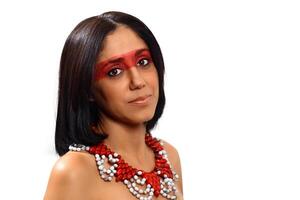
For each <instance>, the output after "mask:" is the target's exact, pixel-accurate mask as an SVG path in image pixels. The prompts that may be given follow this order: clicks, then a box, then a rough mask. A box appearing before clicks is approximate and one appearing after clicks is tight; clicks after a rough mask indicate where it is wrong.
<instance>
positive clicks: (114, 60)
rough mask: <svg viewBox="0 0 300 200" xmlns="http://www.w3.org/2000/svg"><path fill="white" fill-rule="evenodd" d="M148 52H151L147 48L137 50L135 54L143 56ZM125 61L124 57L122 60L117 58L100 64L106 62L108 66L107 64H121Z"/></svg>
mask: <svg viewBox="0 0 300 200" xmlns="http://www.w3.org/2000/svg"><path fill="white" fill-rule="evenodd" d="M147 50H149V49H147V48H143V49H139V50H136V52H135V54H134V55H135V56H138V55H139V54H141V53H142V52H143V51H147ZM125 54H127V53H125ZM123 60H124V58H122V57H120V58H116V59H108V60H106V61H105V60H104V61H102V62H100V63H98V64H101V63H103V62H105V65H107V64H110V63H118V62H121V61H123Z"/></svg>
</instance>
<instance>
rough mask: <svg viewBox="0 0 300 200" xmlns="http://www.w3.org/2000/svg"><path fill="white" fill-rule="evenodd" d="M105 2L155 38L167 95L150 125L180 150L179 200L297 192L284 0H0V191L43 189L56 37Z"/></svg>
mask: <svg viewBox="0 0 300 200" xmlns="http://www.w3.org/2000/svg"><path fill="white" fill-rule="evenodd" d="M109 10H119V11H123V12H128V13H130V14H132V15H135V16H137V17H138V18H140V19H141V20H142V21H144V22H145V23H146V24H147V26H148V27H149V28H150V29H151V30H152V32H153V33H154V35H155V36H156V38H157V40H158V42H159V44H160V46H161V49H162V51H163V55H164V59H165V65H166V76H165V78H166V83H165V91H166V98H167V104H166V107H165V111H164V114H163V117H162V118H161V120H160V122H159V125H158V127H157V128H156V129H155V130H154V132H153V134H154V135H155V136H157V137H160V138H163V139H165V140H167V141H168V142H169V143H171V144H173V146H175V147H176V148H177V150H178V151H179V154H180V157H181V163H182V170H183V184H184V196H185V199H186V200H188V199H203V200H220V199H230V200H241V199H242V200H248V199H249V200H253V199H255V200H266V199H270V200H271V199H272V200H274V199H282V200H287V199H288V200H296V199H297V200H299V199H300V171H299V169H300V145H299V143H300V136H299V134H300V78H299V77H300V57H299V55H300V37H299V36H300V12H299V10H300V6H299V4H298V2H297V1H288V0H285V1H283V0H282V1H276V0H273V1H271V0H270V1H266V0H252V1H237V0H236V1H233V0H230V1H220V0H219V1H217V0H210V1H187V0H186V1H178V2H175V1H154V0H153V1H138V0H136V1H121V0H120V1H112V0H110V1H75V0H72V1H71V0H68V1H66V0H65V1H58V0H56V1H54V0H52V1H32V0H31V1H30V0H27V1H7V2H6V3H5V2H3V1H2V2H1V5H0V22H1V23H0V26H1V31H0V34H1V37H0V53H1V59H0V67H1V68H0V81H1V82H0V92H1V98H0V99H1V100H0V101H1V103H0V121H1V126H0V133H1V136H0V137H1V138H0V139H1V164H0V167H1V170H0V184H1V189H0V198H1V199H30V200H33V199H42V198H43V195H44V192H45V189H46V186H47V181H48V177H49V173H50V170H51V168H52V166H53V165H54V163H55V161H56V160H57V158H58V157H57V155H55V151H54V128H55V117H56V103H57V100H56V99H57V86H58V67H59V59H60V55H61V51H62V48H63V45H64V42H65V40H66V38H67V36H68V35H69V33H70V32H71V31H72V29H73V28H74V27H75V26H76V25H77V24H78V23H79V22H80V21H82V20H83V19H85V18H87V17H90V16H94V15H98V14H101V13H103V12H105V11H109Z"/></svg>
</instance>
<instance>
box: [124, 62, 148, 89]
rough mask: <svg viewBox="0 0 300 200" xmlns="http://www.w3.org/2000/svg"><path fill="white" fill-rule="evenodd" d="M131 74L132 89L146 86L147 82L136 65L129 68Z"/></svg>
mask: <svg viewBox="0 0 300 200" xmlns="http://www.w3.org/2000/svg"><path fill="white" fill-rule="evenodd" d="M128 71H129V74H130V85H129V87H130V89H131V90H134V89H141V88H143V87H145V86H146V82H145V80H144V78H143V76H142V75H141V73H140V72H139V71H138V69H137V68H136V67H131V68H130V69H128Z"/></svg>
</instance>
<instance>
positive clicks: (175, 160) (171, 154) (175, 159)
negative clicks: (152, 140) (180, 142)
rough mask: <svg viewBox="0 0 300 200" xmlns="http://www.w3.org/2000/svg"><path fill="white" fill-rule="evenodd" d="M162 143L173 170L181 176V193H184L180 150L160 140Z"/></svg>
mask: <svg viewBox="0 0 300 200" xmlns="http://www.w3.org/2000/svg"><path fill="white" fill-rule="evenodd" d="M160 141H161V142H162V144H163V148H164V150H165V151H166V152H167V155H168V160H169V162H170V163H171V165H172V168H173V170H175V172H176V173H177V174H178V175H179V179H178V185H179V189H180V192H181V193H183V187H182V172H181V162H180V156H179V153H178V150H177V149H176V148H175V147H174V146H173V145H172V144H170V143H169V142H167V141H165V140H162V139H160Z"/></svg>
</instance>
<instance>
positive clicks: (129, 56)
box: [95, 48, 151, 80]
mask: <svg viewBox="0 0 300 200" xmlns="http://www.w3.org/2000/svg"><path fill="white" fill-rule="evenodd" d="M140 55H144V56H146V57H149V58H150V59H151V55H150V52H149V49H146V48H143V49H137V50H133V51H129V52H127V53H124V54H119V55H116V56H112V57H111V58H109V59H106V60H104V61H101V62H100V63H97V64H96V74H95V79H96V80H98V79H99V78H103V77H104V76H105V74H106V73H107V71H108V70H109V69H108V68H110V66H112V65H114V64H120V63H121V64H122V67H123V68H124V69H129V68H130V67H132V66H135V65H136V64H137V63H136V59H137V58H138V56H140Z"/></svg>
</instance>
